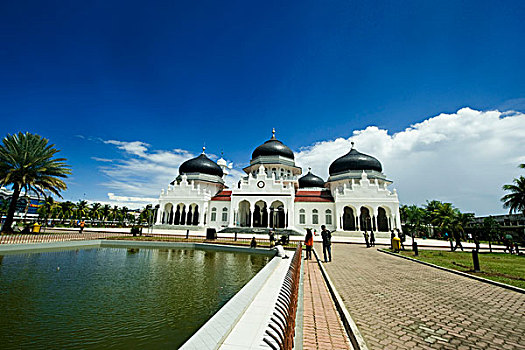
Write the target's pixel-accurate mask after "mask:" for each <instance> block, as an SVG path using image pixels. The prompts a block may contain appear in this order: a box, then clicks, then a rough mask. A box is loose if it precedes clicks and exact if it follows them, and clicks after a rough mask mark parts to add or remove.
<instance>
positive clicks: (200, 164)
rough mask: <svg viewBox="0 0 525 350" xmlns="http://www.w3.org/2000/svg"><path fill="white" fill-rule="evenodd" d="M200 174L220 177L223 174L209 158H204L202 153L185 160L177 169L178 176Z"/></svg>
mask: <svg viewBox="0 0 525 350" xmlns="http://www.w3.org/2000/svg"><path fill="white" fill-rule="evenodd" d="M189 173H201V174H208V175H216V176H219V177H222V175H223V172H222V169H221V167H220V166H218V165H217V163H215V162H214V161H212V160H210V158H208V157H206V155H205V154H204V153H202V154H201V155H200V156H198V157H196V158H193V159H190V160H187V161H185V162H184V163H182V164H181V165H180V167H179V174H181V175H182V174H189Z"/></svg>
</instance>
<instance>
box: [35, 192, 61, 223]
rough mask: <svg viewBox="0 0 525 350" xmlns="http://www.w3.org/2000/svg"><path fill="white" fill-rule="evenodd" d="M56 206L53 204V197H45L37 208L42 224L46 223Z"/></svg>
mask: <svg viewBox="0 0 525 350" xmlns="http://www.w3.org/2000/svg"><path fill="white" fill-rule="evenodd" d="M57 207H58V204H57V203H56V202H55V200H54V199H53V197H51V196H47V197H46V198H45V200H44V203H43V204H42V205H41V206H40V208H38V216H39V217H40V218H42V219H43V221H44V223H47V219H49V218H50V217H52V216H53V214H55V213H56V211H57Z"/></svg>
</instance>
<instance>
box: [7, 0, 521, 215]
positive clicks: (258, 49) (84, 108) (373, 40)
mask: <svg viewBox="0 0 525 350" xmlns="http://www.w3.org/2000/svg"><path fill="white" fill-rule="evenodd" d="M524 14H525V2H523V1H504V2H501V1H435V2H431V1H403V2H392V1H385V2H381V1H378V2H374V1H366V2H355V1H329V2H328V1H317V2H310V1H297V2H286V3H285V2H282V1H275V2H273V1H261V2H253V1H230V2H217V1H209V2H204V1H201V2H195V1H187V2H181V1H164V2H159V1H149V2H135V1H93V2H85V3H80V2H70V1H46V2H42V1H4V2H2V3H1V4H0V41H1V43H2V45H1V46H0V118H1V125H2V131H3V134H4V135H5V134H7V133H14V132H17V131H31V132H35V133H39V134H41V135H43V136H45V137H48V138H49V139H50V140H51V141H52V142H53V143H55V144H56V145H57V147H58V148H60V149H61V150H62V155H63V156H65V157H66V158H68V159H69V162H70V164H71V165H72V167H73V171H74V174H73V176H72V177H71V179H70V181H69V182H68V184H69V187H70V189H69V190H68V191H67V192H65V193H64V196H65V197H66V198H67V199H72V200H78V199H80V198H86V199H91V200H107V199H108V196H107V193H108V192H111V193H115V194H116V195H121V196H145V197H155V196H156V195H154V194H151V193H150V192H151V190H150V192H148V193H138V192H136V191H135V192H133V191H127V190H126V189H125V188H124V187H123V186H120V187H118V186H117V187H115V186H113V187H112V186H111V185H108V184H110V183H112V181H114V180H115V177H114V175H115V173H112V172H108V171H107V169H108V168H107V167H108V166H111V164H115V163H119V162H126V161H129V160H130V159H132V158H133V157H134V156H137V154H133V153H129V152H128V151H126V150H125V149H122V147H121V148H120V149H119V148H118V147H116V145H115V143H105V142H104V141H108V140H116V141H121V142H134V141H138V142H143V143H145V144H147V145H149V146H148V149H149V151H150V152H151V153H156V152H157V153H158V152H161V151H167V152H173V150H174V149H177V150H184V151H186V153H184V152H183V153H182V154H185V155H186V156H189V155H190V154H198V153H199V152H200V149H201V147H202V145H203V144H206V146H207V150H208V151H209V152H210V153H213V154H217V155H218V154H220V152H221V151H224V153H225V157H226V158H227V159H228V160H231V161H233V162H234V164H235V166H236V167H237V168H240V167H242V165H243V164H244V163H246V162H248V161H249V158H250V155H251V152H252V150H253V149H254V148H255V147H256V146H257V145H259V144H260V143H262V142H263V141H265V140H266V139H268V138H269V137H270V136H271V129H272V127H275V128H276V129H277V135H278V138H279V139H281V140H283V141H284V142H285V143H286V144H287V145H288V146H290V147H291V148H292V149H293V150H294V151H296V152H299V151H300V150H301V149H302V148H305V147H306V148H308V147H312V146H313V145H315V144H316V143H318V142H324V141H327V140H335V139H337V138H349V137H351V136H352V135H353V133H354V131H355V130H365V129H366V128H367V127H368V126H371V125H373V126H377V127H378V128H379V129H381V130H388V133H390V134H392V135H394V134H395V133H399V132H402V131H403V130H405V129H406V128H408V127H410V126H411V125H413V124H414V123H419V122H422V121H424V120H426V119H428V118H431V117H433V116H437V115H439V114H441V113H456V112H457V111H458V110H460V109H461V108H463V107H469V108H472V109H474V110H477V111H489V110H494V109H499V110H501V111H506V110H515V111H521V112H523V111H525V70H524V68H523V67H524V65H523V62H525V43H524V40H523V38H524V36H525V21H523V15H524ZM518 136H519V135H518ZM524 138H525V135H524ZM177 152H178V151H176V152H175V153H177ZM188 152H189V153H188ZM341 152H342V153H345V150H342V151H341ZM341 152H340V153H341ZM177 154H178V153H177ZM334 156H337V155H334ZM517 156H519V155H517ZM97 159H98V160H97ZM100 159H105V160H106V162H104V161H101V160H100ZM177 159H178V158H177ZM109 160H111V162H109ZM177 161H178V160H177ZM382 161H384V160H382ZM170 164H176V161H174V162H172V163H170ZM101 167H102V168H101ZM104 169H106V171H105V170H104ZM113 169H115V168H113ZM509 169H510V168H509ZM385 171H386V172H387V173H388V169H385ZM513 171H514V170H512V171H511V170H509V172H508V173H504V174H502V177H505V178H506V179H507V178H508V179H512V176H514V175H515V172H513ZM176 174H177V167H174V169H173V177H174V176H175V175H176ZM391 177H392V176H391ZM394 180H396V179H394ZM142 181H146V180H145V179H143V180H142ZM400 186H402V184H400ZM158 191H160V188H159V189H158ZM158 191H157V193H158ZM84 194H85V195H84ZM425 195H426V196H427V197H428V196H431V195H432V193H424V194H421V199H420V200H419V201H420V202H424V201H425V200H426V199H429V198H427V197H424V196H425ZM414 196H415V195H414ZM400 197H401V199H402V200H403V196H402V194H401V195H400ZM445 197H446V196H445ZM410 198H414V199H413V201H417V200H416V199H415V198H416V197H410ZM465 207H468V208H466V209H469V210H470V209H472V210H477V207H476V205H475V204H472V205H470V207H469V205H466V206H465ZM471 207H472V208H471ZM497 207H498V208H500V207H501V205H499V204H498V205H497ZM486 208H487V209H486V211H491V210H492V211H495V210H496V209H495V208H496V206H493V207H492V208H493V209H489V206H488V204H487V207H486ZM484 210H485V209H484ZM500 210H501V209H500ZM481 211H483V210H481Z"/></svg>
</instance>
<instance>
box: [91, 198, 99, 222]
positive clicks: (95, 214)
mask: <svg viewBox="0 0 525 350" xmlns="http://www.w3.org/2000/svg"><path fill="white" fill-rule="evenodd" d="M101 207H102V204H100V203H93V204H91V208H89V218H90V219H91V220H92V221H93V222H94V221H95V220H98V219H100V210H101Z"/></svg>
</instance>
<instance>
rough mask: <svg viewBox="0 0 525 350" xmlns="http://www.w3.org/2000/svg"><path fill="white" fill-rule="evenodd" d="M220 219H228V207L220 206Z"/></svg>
mask: <svg viewBox="0 0 525 350" xmlns="http://www.w3.org/2000/svg"><path fill="white" fill-rule="evenodd" d="M222 221H228V208H222Z"/></svg>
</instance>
